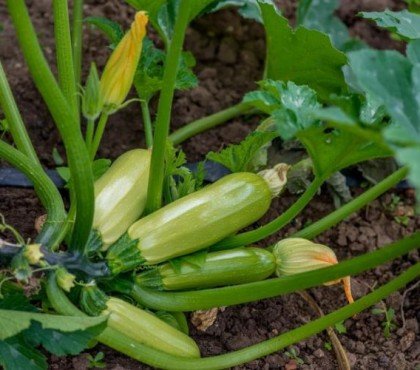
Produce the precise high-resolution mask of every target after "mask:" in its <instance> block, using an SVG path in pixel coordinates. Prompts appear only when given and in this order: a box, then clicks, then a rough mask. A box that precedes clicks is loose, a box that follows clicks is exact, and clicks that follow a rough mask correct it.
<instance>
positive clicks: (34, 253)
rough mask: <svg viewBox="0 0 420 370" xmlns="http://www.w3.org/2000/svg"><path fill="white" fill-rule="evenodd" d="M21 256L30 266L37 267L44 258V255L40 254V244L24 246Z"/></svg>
mask: <svg viewBox="0 0 420 370" xmlns="http://www.w3.org/2000/svg"><path fill="white" fill-rule="evenodd" d="M23 255H24V257H25V258H26V260H27V261H28V262H29V264H30V265H37V264H38V263H39V261H41V259H42V258H43V257H44V253H42V252H41V244H29V245H27V246H25V248H24V251H23Z"/></svg>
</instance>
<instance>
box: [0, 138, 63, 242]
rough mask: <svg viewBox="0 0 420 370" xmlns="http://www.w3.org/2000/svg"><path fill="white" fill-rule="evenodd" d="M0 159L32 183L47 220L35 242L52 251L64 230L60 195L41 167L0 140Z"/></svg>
mask: <svg viewBox="0 0 420 370" xmlns="http://www.w3.org/2000/svg"><path fill="white" fill-rule="evenodd" d="M0 158H2V159H4V160H5V161H6V162H8V163H10V164H11V165H12V166H13V167H16V168H17V169H19V170H20V171H22V172H23V173H24V174H25V175H26V176H28V178H29V179H30V180H31V181H32V182H33V184H34V187H35V189H36V192H37V194H38V196H39V198H40V200H41V203H42V205H43V206H44V207H45V209H46V211H47V214H48V219H47V221H46V222H45V224H44V226H43V228H42V231H41V233H40V234H39V235H38V238H37V242H39V243H41V244H43V245H44V246H45V247H48V248H50V249H54V248H55V247H56V246H57V244H58V243H60V242H61V231H62V230H63V228H65V223H66V222H65V221H66V211H65V209H64V203H63V200H62V198H61V195H60V193H59V192H58V190H57V188H56V187H55V185H54V183H53V182H52V181H51V179H50V178H49V177H48V176H47V175H46V173H45V172H44V171H43V170H42V168H41V166H37V165H34V163H33V161H32V160H31V159H29V158H28V157H27V156H25V155H24V154H23V153H21V152H19V151H18V150H17V149H15V148H13V147H12V146H11V145H9V144H7V143H5V142H4V141H1V140H0Z"/></svg>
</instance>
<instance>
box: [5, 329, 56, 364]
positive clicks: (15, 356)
mask: <svg viewBox="0 0 420 370" xmlns="http://www.w3.org/2000/svg"><path fill="white" fill-rule="evenodd" d="M0 365H2V366H3V367H4V370H16V369H25V370H46V369H47V368H48V364H47V359H46V358H45V356H44V355H43V354H42V353H41V352H39V351H38V350H36V349H35V348H33V347H31V346H30V345H28V344H27V343H26V341H25V338H24V337H23V336H22V335H19V336H16V337H13V338H9V339H6V340H0Z"/></svg>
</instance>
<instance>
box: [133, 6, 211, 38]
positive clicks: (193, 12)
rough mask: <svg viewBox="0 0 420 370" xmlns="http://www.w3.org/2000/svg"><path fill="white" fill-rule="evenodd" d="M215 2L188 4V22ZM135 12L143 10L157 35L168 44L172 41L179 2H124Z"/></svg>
mask: <svg viewBox="0 0 420 370" xmlns="http://www.w3.org/2000/svg"><path fill="white" fill-rule="evenodd" d="M214 1H215V0H194V1H191V3H190V21H192V20H193V19H194V18H196V17H197V16H198V15H199V14H200V13H202V12H203V10H204V9H205V8H206V7H208V6H209V5H210V4H211V3H212V2H214ZM126 2H127V3H129V4H130V5H132V6H133V7H134V8H135V9H136V10H145V11H147V12H148V14H149V19H150V22H151V23H152V25H153V27H154V28H155V29H156V30H157V31H158V32H159V35H160V36H161V37H162V39H163V40H164V41H165V44H166V45H167V44H169V42H170V40H171V39H172V33H173V29H174V24H175V19H176V17H177V12H178V6H179V0H126Z"/></svg>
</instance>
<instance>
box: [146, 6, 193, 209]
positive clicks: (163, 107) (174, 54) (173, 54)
mask: <svg viewBox="0 0 420 370" xmlns="http://www.w3.org/2000/svg"><path fill="white" fill-rule="evenodd" d="M189 14H190V0H180V2H179V11H178V15H177V19H176V23H175V28H174V36H173V39H172V41H171V43H170V45H169V50H168V54H167V56H166V60H165V71H164V74H163V88H162V91H161V94H160V98H159V104H158V110H157V116H156V125H155V136H154V143H153V151H152V162H151V166H150V178H149V187H148V189H149V191H148V196H147V204H146V212H147V213H152V212H153V211H155V210H156V209H159V208H160V207H161V204H162V191H163V180H164V170H165V148H166V140H167V138H168V134H169V126H170V121H171V112H172V101H173V97H174V90H175V82H176V76H177V73H178V68H179V60H180V57H181V52H182V46H183V44H184V38H185V31H186V29H187V26H188V19H189Z"/></svg>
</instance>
